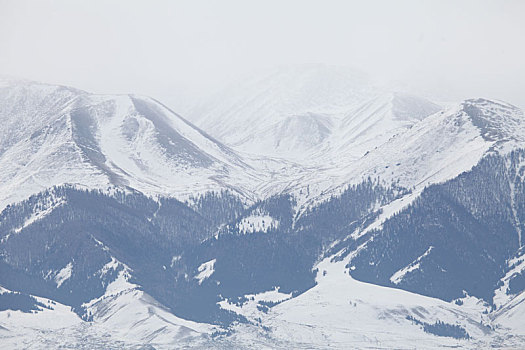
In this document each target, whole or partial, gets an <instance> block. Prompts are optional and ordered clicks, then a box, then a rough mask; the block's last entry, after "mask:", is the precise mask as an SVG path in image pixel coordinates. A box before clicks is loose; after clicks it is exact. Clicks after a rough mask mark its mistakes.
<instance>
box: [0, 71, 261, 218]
mask: <svg viewBox="0 0 525 350" xmlns="http://www.w3.org/2000/svg"><path fill="white" fill-rule="evenodd" d="M0 121H1V122H2V125H3V126H2V128H1V129H0V207H2V208H3V207H4V206H5V205H6V204H8V203H11V202H15V201H19V200H21V199H23V198H26V197H28V196H29V195H30V194H33V193H36V192H39V191H41V190H42V189H44V188H48V187H51V186H53V185H59V184H63V183H73V184H79V185H82V186H86V187H90V188H103V189H104V188H107V187H110V186H130V187H133V188H135V189H137V190H139V191H142V192H145V193H148V194H164V195H178V196H181V197H183V196H186V195H189V194H195V193H199V192H204V191H207V190H213V189H215V190H217V189H221V188H222V189H225V188H230V189H232V190H233V191H234V192H237V193H239V194H240V195H241V196H244V197H251V196H252V193H251V192H250V189H248V184H250V183H252V182H253V181H254V178H255V176H256V174H255V173H254V171H253V170H252V169H251V167H250V166H249V165H247V164H246V163H245V162H243V161H242V159H241V158H240V157H239V156H238V155H237V154H236V153H235V152H233V151H232V150H231V149H229V148H228V147H226V146H224V145H222V144H221V143H219V142H218V141H216V140H215V139H213V138H211V137H210V136H208V135H207V134H206V133H204V132H203V131H201V130H199V129H198V128H196V127H194V126H193V125H192V124H190V123H189V122H187V121H186V120H184V119H183V118H181V117H180V116H178V115H177V114H175V113H174V112H172V111H171V110H169V109H168V108H166V107H165V106H163V105H162V104H160V103H159V102H157V101H155V100H153V99H150V98H147V97H138V96H131V95H122V96H101V95H91V94H88V93H85V92H82V91H79V90H75V89H71V88H66V87H61V86H53V85H46V84H39V83H34V82H25V81H5V82H4V84H3V85H2V88H0ZM251 187H253V186H251Z"/></svg>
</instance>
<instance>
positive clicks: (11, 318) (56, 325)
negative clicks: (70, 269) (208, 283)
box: [0, 259, 216, 349]
mask: <svg viewBox="0 0 525 350" xmlns="http://www.w3.org/2000/svg"><path fill="white" fill-rule="evenodd" d="M119 264H120V263H119V262H118V261H116V260H115V259H113V261H112V262H111V263H109V264H108V265H110V266H107V269H115V268H117V267H118V265H119ZM129 277H130V275H129V271H128V270H126V269H125V270H122V271H121V272H120V273H119V275H118V277H117V278H116V279H115V280H114V281H113V282H112V283H110V284H109V285H108V286H107V288H106V293H105V294H104V295H103V296H101V297H100V298H97V299H95V300H92V301H91V302H89V303H87V304H86V305H85V306H86V308H87V312H88V313H89V315H90V316H91V321H89V322H85V321H83V320H82V319H80V318H79V317H78V316H77V314H75V313H74V312H73V311H72V310H71V308H70V307H69V306H66V305H63V304H60V303H58V302H55V301H52V300H49V299H46V298H40V297H37V298H36V299H37V301H39V302H41V303H42V304H44V305H45V306H47V307H48V308H40V311H36V312H32V313H24V312H22V311H12V310H6V311H0V343H1V344H2V346H3V348H5V349H16V348H22V347H23V348H32V349H49V348H59V347H73V348H79V347H90V348H93V349H108V348H115V349H118V348H133V347H136V346H140V345H142V344H150V345H152V346H155V347H156V348H162V349H170V348H173V346H174V344H178V347H185V346H188V345H190V344H191V345H194V346H195V345H198V344H202V343H204V342H207V341H208V339H209V337H210V335H211V333H212V332H213V331H215V330H216V327H214V326H212V325H208V324H204V323H196V322H191V321H187V320H184V319H181V318H178V317H176V316H174V315H173V314H172V313H171V312H169V311H168V310H167V309H165V308H164V307H163V306H162V305H161V304H159V303H158V302H157V301H156V300H155V299H154V298H152V297H151V296H149V295H148V294H146V293H144V292H143V291H141V290H140V288H139V286H137V285H135V284H132V283H130V282H128V279H129ZM4 291H7V290H5V289H4Z"/></svg>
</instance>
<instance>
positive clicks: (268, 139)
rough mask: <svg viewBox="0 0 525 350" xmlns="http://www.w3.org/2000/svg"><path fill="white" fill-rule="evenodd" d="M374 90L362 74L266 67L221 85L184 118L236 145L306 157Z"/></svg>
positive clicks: (307, 66) (324, 68)
mask: <svg viewBox="0 0 525 350" xmlns="http://www.w3.org/2000/svg"><path fill="white" fill-rule="evenodd" d="M376 90H377V89H376V88H375V87H373V86H372V84H371V83H370V82H369V80H368V79H367V78H366V76H364V75H363V74H361V73H358V72H355V71H353V70H350V69H347V68H343V67H337V66H328V65H321V64H305V65H298V66H282V67H277V68H274V69H270V70H264V71H261V72H258V73H257V74H254V75H252V76H249V77H247V78H245V79H243V80H240V81H238V82H236V83H234V84H231V85H230V86H229V87H227V88H224V89H223V90H222V91H221V92H219V93H217V94H216V95H214V96H212V97H210V98H208V99H205V100H204V102H203V103H202V104H200V105H198V106H196V107H194V108H192V109H190V110H189V111H188V118H190V120H192V121H194V122H195V123H196V124H197V125H198V126H199V127H201V128H203V129H204V130H207V131H208V132H209V133H211V135H213V136H214V137H216V138H217V139H219V140H221V141H222V142H224V143H226V144H228V145H230V146H234V147H235V148H236V149H238V150H241V151H244V152H250V153H256V154H263V155H267V156H280V157H288V158H290V159H303V160H304V159H305V152H306V153H307V154H310V152H312V151H315V147H319V146H320V145H321V144H322V142H323V141H324V140H325V139H326V137H328V136H329V135H330V134H331V132H332V131H333V128H334V127H337V125H336V122H337V121H338V119H339V118H341V116H342V115H343V114H344V113H345V112H347V111H348V110H349V109H350V108H352V107H353V106H355V105H357V104H359V103H360V102H363V101H366V100H367V99H368V98H370V97H371V96H373V95H374V93H375V91H376Z"/></svg>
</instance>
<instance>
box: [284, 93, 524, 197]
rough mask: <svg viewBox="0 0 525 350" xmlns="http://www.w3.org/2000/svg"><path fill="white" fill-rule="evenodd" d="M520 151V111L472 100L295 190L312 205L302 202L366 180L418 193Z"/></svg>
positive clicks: (306, 180) (309, 179)
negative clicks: (495, 155)
mask: <svg viewBox="0 0 525 350" xmlns="http://www.w3.org/2000/svg"><path fill="white" fill-rule="evenodd" d="M494 111H497V113H495V112H494ZM387 120H388V119H387ZM501 125H505V127H500V126H501ZM495 130H498V132H495ZM374 142H375V141H374ZM519 147H521V148H523V147H525V117H524V115H523V112H522V111H521V110H520V109H518V108H517V107H515V106H512V105H509V104H506V103H502V102H499V101H491V100H485V99H476V100H467V101H464V102H462V103H460V104H457V105H456V106H452V107H450V108H448V109H446V110H444V111H440V112H437V113H435V114H433V115H431V116H428V117H426V118H423V119H422V120H419V121H416V122H414V123H413V124H412V125H411V126H409V127H407V128H402V129H401V130H400V131H399V132H398V133H395V134H393V135H392V136H391V137H390V138H388V140H386V141H385V142H384V143H381V142H379V144H378V145H377V146H376V147H374V148H373V149H369V150H367V151H366V153H364V154H362V155H360V156H359V157H357V158H356V159H352V157H350V158H349V159H346V158H344V157H340V158H339V159H335V160H334V163H333V164H331V166H327V167H325V168H323V169H319V171H317V172H315V173H312V174H310V175H306V176H305V178H303V179H301V182H302V184H301V183H299V182H297V183H296V185H291V187H295V189H294V193H297V194H298V193H300V192H303V193H304V190H301V189H303V188H304V187H306V186H308V189H309V192H310V193H311V195H310V199H309V198H303V199H302V200H304V201H306V202H308V201H309V200H313V201H314V202H316V201H318V200H322V198H326V197H327V196H329V195H331V194H333V193H334V192H335V193H337V192H340V191H341V190H342V189H343V188H345V187H346V186H347V185H348V184H351V183H359V182H361V181H362V180H363V179H366V178H367V177H371V178H377V177H379V178H380V179H381V181H382V182H384V183H385V184H387V185H388V184H392V183H397V184H398V185H400V186H403V187H405V188H410V189H414V192H416V193H419V192H420V191H421V190H422V189H423V188H424V187H426V186H428V185H430V184H433V183H440V182H443V181H446V180H449V179H452V178H454V177H456V176H457V175H459V174H461V173H462V172H464V171H467V170H469V169H471V168H472V167H473V166H474V165H476V164H477V163H478V162H479V160H480V159H481V158H482V157H483V156H485V155H486V154H488V153H489V152H502V153H506V152H509V151H510V150H512V149H515V148H519ZM312 193H314V194H312ZM298 198H302V197H301V196H300V195H298ZM312 198H313V199H312ZM412 198H413V196H412Z"/></svg>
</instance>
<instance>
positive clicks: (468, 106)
mask: <svg viewBox="0 0 525 350" xmlns="http://www.w3.org/2000/svg"><path fill="white" fill-rule="evenodd" d="M461 110H462V111H463V112H464V113H465V114H466V115H467V116H468V117H469V119H470V120H471V121H472V124H474V125H475V126H476V127H477V128H478V129H479V130H480V131H481V135H482V136H483V138H484V139H485V140H487V141H509V140H514V141H525V117H524V115H523V111H521V110H520V109H519V108H518V107H516V106H513V105H511V104H509V103H506V102H502V101H497V100H489V99H484V98H476V99H469V100H465V101H464V102H463V103H462V104H461Z"/></svg>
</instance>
